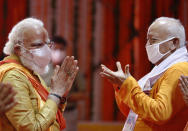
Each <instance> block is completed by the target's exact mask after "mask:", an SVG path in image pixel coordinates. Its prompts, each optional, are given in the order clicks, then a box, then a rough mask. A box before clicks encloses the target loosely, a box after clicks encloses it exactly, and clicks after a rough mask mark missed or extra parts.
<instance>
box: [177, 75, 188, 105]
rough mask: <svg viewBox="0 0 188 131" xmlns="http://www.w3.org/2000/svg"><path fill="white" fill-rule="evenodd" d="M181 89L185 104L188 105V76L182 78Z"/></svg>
mask: <svg viewBox="0 0 188 131" xmlns="http://www.w3.org/2000/svg"><path fill="white" fill-rule="evenodd" d="M179 79H180V83H179V87H180V89H181V92H182V95H183V98H184V101H185V103H186V104H187V105H188V76H180V78H179Z"/></svg>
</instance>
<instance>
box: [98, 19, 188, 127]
mask: <svg viewBox="0 0 188 131" xmlns="http://www.w3.org/2000/svg"><path fill="white" fill-rule="evenodd" d="M145 47H146V51H147V55H148V59H149V61H150V62H152V63H153V64H155V67H154V68H153V69H152V70H151V72H149V73H148V74H146V75H145V76H144V77H142V78H141V79H140V80H139V81H136V80H135V79H134V78H133V76H131V74H130V73H129V66H128V65H126V66H125V72H124V71H123V70H122V68H121V64H120V62H117V63H116V64H117V68H118V71H116V72H114V71H111V70H110V69H108V68H107V67H106V66H105V65H101V66H102V70H103V71H102V72H101V76H102V77H105V78H107V79H108V80H110V81H111V82H112V83H113V85H115V86H114V89H115V96H116V102H117V104H118V106H119V108H120V110H121V111H122V112H123V113H124V115H125V116H126V117H127V119H126V122H125V125H124V128H123V131H133V130H134V131H163V130H165V131H181V130H183V129H184V127H185V125H186V122H187V120H188V117H187V116H188V107H187V106H186V104H185V102H184V100H183V97H182V95H181V92H180V89H179V87H178V82H179V77H180V76H181V75H188V62H187V61H188V54H187V49H186V47H185V31H184V27H183V26H182V24H181V23H180V21H179V20H176V19H174V18H168V17H161V18H158V19H156V20H155V21H154V22H153V23H152V24H151V25H150V27H149V29H148V33H147V44H146V45H145ZM143 64H144V63H143Z"/></svg>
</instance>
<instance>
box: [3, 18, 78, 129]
mask: <svg viewBox="0 0 188 131" xmlns="http://www.w3.org/2000/svg"><path fill="white" fill-rule="evenodd" d="M50 43H51V42H50V40H49V37H48V33H47V31H46V29H45V28H44V25H43V22H42V21H40V20H38V19H35V18H27V19H24V20H22V21H20V22H19V23H18V24H16V25H15V26H14V27H13V28H12V30H11V32H10V33H9V36H8V42H7V43H6V44H5V47H4V49H3V51H4V53H5V54H6V55H8V56H7V57H5V58H4V60H3V61H1V63H0V69H1V70H0V81H1V82H3V83H10V84H11V85H12V86H13V87H14V90H15V91H16V95H15V99H16V103H17V104H16V105H15V106H14V107H12V108H11V109H10V110H9V111H8V112H6V113H5V114H4V115H3V116H2V117H1V118H0V125H1V129H2V130H3V131H14V130H27V131H36V130H37V131H46V130H53V131H59V130H62V129H64V128H65V120H64V118H63V116H62V113H63V111H64V109H65V106H66V97H67V95H68V93H69V91H70V89H71V87H72V84H73V81H74V79H75V76H76V74H77V72H78V69H79V68H78V66H77V63H78V62H77V60H74V57H73V56H72V57H69V56H67V57H66V58H65V60H64V62H63V63H62V64H61V66H56V68H55V71H54V75H53V76H52V78H51V81H52V84H51V89H50V90H48V89H47V87H46V84H45V82H44V81H43V79H42V78H41V77H40V75H42V74H43V73H45V71H46V67H47V65H48V64H49V62H50V61H51V51H50V48H49V46H51V45H50Z"/></svg>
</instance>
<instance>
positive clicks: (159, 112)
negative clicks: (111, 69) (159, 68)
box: [116, 62, 188, 125]
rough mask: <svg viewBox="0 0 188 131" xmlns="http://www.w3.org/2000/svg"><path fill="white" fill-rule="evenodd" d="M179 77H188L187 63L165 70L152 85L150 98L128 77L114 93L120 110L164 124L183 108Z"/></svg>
mask: <svg viewBox="0 0 188 131" xmlns="http://www.w3.org/2000/svg"><path fill="white" fill-rule="evenodd" d="M181 75H188V63H187V62H182V63H177V64H175V65H173V66H172V67H170V68H169V69H168V70H166V72H165V73H164V74H163V75H162V76H161V77H160V78H159V79H158V80H157V82H156V83H155V84H154V85H153V87H152V90H151V95H150V96H148V95H146V94H145V93H144V92H143V91H142V90H141V88H140V87H139V85H138V83H137V81H136V80H135V79H134V78H133V77H128V78H127V79H126V80H125V81H124V83H123V84H122V86H121V88H120V90H119V91H116V100H117V99H118V102H119V103H120V104H119V108H120V110H122V109H123V108H125V107H126V109H127V108H128V107H129V108H131V109H132V110H133V111H134V112H135V113H137V114H138V115H139V117H141V118H143V119H145V120H148V121H150V122H153V123H155V124H159V125H161V124H165V123H166V122H167V121H169V120H170V119H171V118H172V117H173V116H175V115H176V113H177V112H179V111H181V109H182V108H183V107H184V106H185V102H184V101H183V98H182V96H181V93H180V90H179V88H177V87H178V86H177V85H178V81H179V77H180V76H181ZM177 105H178V106H177ZM123 110H124V109H123Z"/></svg>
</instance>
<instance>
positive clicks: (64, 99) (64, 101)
mask: <svg viewBox="0 0 188 131" xmlns="http://www.w3.org/2000/svg"><path fill="white" fill-rule="evenodd" d="M50 95H52V96H55V97H56V98H58V99H59V101H60V104H65V103H66V101H67V98H66V97H61V96H60V95H58V94H56V93H50Z"/></svg>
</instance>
